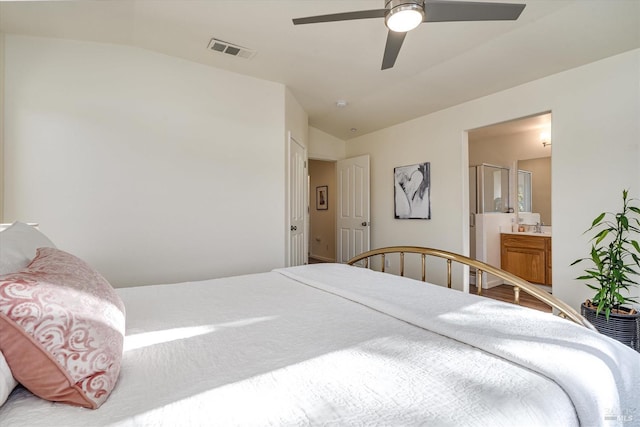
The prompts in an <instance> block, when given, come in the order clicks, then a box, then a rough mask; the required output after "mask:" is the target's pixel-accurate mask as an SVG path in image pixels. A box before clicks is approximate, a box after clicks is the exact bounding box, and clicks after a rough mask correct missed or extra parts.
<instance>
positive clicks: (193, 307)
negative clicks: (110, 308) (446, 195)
mask: <svg viewBox="0 0 640 427" xmlns="http://www.w3.org/2000/svg"><path fill="white" fill-rule="evenodd" d="M301 281H304V282H306V283H307V284H302V283H300V282H301ZM118 292H119V294H120V295H121V297H122V298H123V300H124V302H125V305H126V308H127V331H126V335H127V336H126V339H125V354H124V359H123V366H122V371H121V378H120V380H119V383H118V385H117V387H116V389H115V390H114V392H113V394H112V395H111V396H110V397H109V399H108V400H107V402H106V403H105V404H104V405H103V406H102V407H101V408H100V409H98V410H88V409H83V408H75V407H70V406H66V405H61V404H53V403H49V402H45V401H43V400H41V399H38V398H36V397H34V396H32V395H31V394H30V393H29V392H27V391H26V390H24V389H17V390H16V391H14V393H13V394H12V396H11V397H10V398H9V401H8V402H7V404H5V405H4V406H3V407H1V408H0V425H2V426H3V427H4V426H22V425H24V426H98V425H114V426H115V425H118V426H120V425H166V426H179V425H180V426H182V425H185V426H189V425H211V426H224V425H242V426H245V425H246V426H293V425H336V426H338V425H339V426H342V425H387V426H392V425H393V426H395V425H403V426H407V425H435V426H440V425H457V426H460V425H464V426H488V425H491V426H552V425H553V426H556V425H557V426H572V425H578V419H577V417H576V411H577V413H578V415H579V416H580V418H581V420H580V421H581V422H582V424H583V425H615V423H614V422H613V421H612V420H607V417H608V418H614V417H618V416H621V415H623V413H622V411H625V410H627V411H631V410H635V411H640V408H639V406H640V405H638V404H637V399H636V397H637V396H638V395H639V394H638V379H639V378H640V376H639V374H638V371H639V369H640V356H638V355H637V354H636V353H634V352H633V351H632V350H630V349H628V351H627V350H625V349H627V348H626V347H624V346H622V345H619V344H618V343H615V342H613V341H610V340H608V339H606V338H604V337H601V336H598V335H597V334H594V333H591V332H589V331H587V330H586V329H584V328H580V327H578V326H574V325H572V324H571V323H570V322H568V321H564V320H561V319H555V318H552V317H551V316H548V315H544V314H538V313H537V312H534V311H532V310H528V309H524V308H520V307H516V306H512V305H508V304H503V303H499V302H496V301H492V300H487V299H481V298H479V297H476V296H474V295H467V294H463V293H460V292H455V291H449V290H447V289H443V288H439V287H436V286H429V285H425V284H423V283H420V282H414V281H410V280H404V279H401V278H396V277H393V276H390V275H382V274H381V273H375V272H371V271H368V270H364V269H355V268H353V267H346V266H342V265H313V266H305V267H296V268H292V269H284V270H279V271H278V272H270V273H263V274H256V275H248V276H239V277H232V278H227V279H218V280H210V281H203V282H194V283H185V284H174V285H160V286H145V287H138V288H126V289H119V290H118ZM336 294H337V295H336ZM352 300H353V301H358V302H356V303H354V302H353V301H352ZM400 319H402V320H400ZM416 325H418V326H416ZM490 327H491V328H494V329H489V328H490ZM449 334H450V335H451V336H452V337H453V339H452V338H448V337H446V336H445V335H449ZM465 341H466V342H468V343H469V344H466V343H465ZM565 346H567V348H564V347H565ZM522 350H524V354H522ZM538 356H539V357H538ZM521 365H524V366H525V367H523V366H521ZM554 365H557V367H558V368H559V369H554V368H553V366H554ZM553 371H559V372H553ZM576 371H577V372H578V373H581V374H582V376H583V377H584V378H587V377H589V376H591V378H590V381H593V382H594V383H595V382H596V381H602V382H603V383H604V384H611V385H612V388H611V389H607V390H605V389H603V388H602V386H596V387H595V389H594V387H592V386H591V385H590V384H589V381H586V380H583V379H580V378H573V377H572V376H571V375H570V372H574V373H575V372H576ZM625 378H626V379H625ZM614 379H615V380H617V381H619V385H618V386H616V385H615V382H614ZM625 394H626V396H628V397H625ZM632 396H634V397H632ZM632 400H633V401H632ZM627 413H628V412H627ZM635 415H636V417H639V418H640V414H637V413H636V414H635ZM584 417H587V418H584ZM589 417H592V418H589ZM619 425H622V426H624V427H628V426H630V425H633V424H629V423H620V424H619Z"/></svg>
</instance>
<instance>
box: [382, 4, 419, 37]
mask: <svg viewBox="0 0 640 427" xmlns="http://www.w3.org/2000/svg"><path fill="white" fill-rule="evenodd" d="M384 20H385V24H386V25H387V28H389V29H390V30H391V31H395V32H397V33H406V32H407V31H411V30H413V29H414V28H416V27H417V26H418V25H420V24H421V23H422V21H423V20H424V8H423V7H422V5H420V4H416V3H405V4H400V5H398V6H395V7H393V8H391V9H390V10H389V13H387V16H386V17H385V19H384Z"/></svg>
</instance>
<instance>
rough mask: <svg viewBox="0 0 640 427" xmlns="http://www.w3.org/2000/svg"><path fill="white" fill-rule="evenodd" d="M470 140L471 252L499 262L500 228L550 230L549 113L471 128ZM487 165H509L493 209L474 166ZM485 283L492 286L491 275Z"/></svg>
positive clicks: (550, 145) (496, 262)
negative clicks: (486, 205) (506, 182)
mask: <svg viewBox="0 0 640 427" xmlns="http://www.w3.org/2000/svg"><path fill="white" fill-rule="evenodd" d="M468 140H469V145H468V147H469V153H468V154H469V168H470V169H469V179H470V182H469V207H470V215H471V217H470V219H469V225H470V230H469V249H470V250H469V253H470V256H471V257H472V258H476V259H479V260H481V261H484V262H486V263H488V264H491V265H493V266H496V267H500V232H501V230H505V231H506V230H511V229H513V227H515V228H516V229H517V227H518V226H519V225H522V226H525V225H526V226H527V227H531V226H534V225H535V224H544V226H545V227H547V228H546V230H549V231H550V230H551V225H552V223H551V148H552V144H551V112H545V113H541V114H536V115H534V116H529V117H523V118H520V119H516V120H511V121H508V122H504V123H497V124H493V125H489V126H485V127H482V128H478V129H473V130H470V131H468ZM483 164H484V165H491V166H493V167H494V168H499V170H508V172H507V173H508V176H509V185H508V187H509V194H508V195H505V194H501V195H500V200H498V201H496V202H495V203H493V205H492V209H491V211H490V212H488V211H486V210H484V211H483V210H482V209H481V207H480V206H479V204H478V200H482V199H479V198H478V194H480V193H479V192H480V191H481V190H480V189H478V186H479V184H480V181H479V180H478V179H477V178H476V176H477V175H474V173H475V172H474V171H475V170H476V169H477V167H479V166H481V165H483ZM485 184H486V182H485ZM485 202H486V200H485ZM498 202H499V203H498ZM498 205H499V206H498ZM496 206H497V208H496ZM493 208H495V209H493ZM471 280H472V283H473V277H472V279H471ZM484 283H486V284H487V285H488V287H491V286H492V283H491V279H490V278H489V279H488V280H485V282H484Z"/></svg>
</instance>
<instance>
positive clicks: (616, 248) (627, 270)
mask: <svg viewBox="0 0 640 427" xmlns="http://www.w3.org/2000/svg"><path fill="white" fill-rule="evenodd" d="M628 195H629V192H628V190H623V191H622V211H620V212H617V213H612V212H603V213H601V214H600V215H598V217H597V218H596V219H594V220H593V223H592V224H591V227H590V228H589V229H588V230H587V231H585V233H588V232H590V231H595V232H596V234H595V236H593V238H592V239H591V241H592V242H593V244H592V245H591V257H589V258H581V259H578V260H576V261H574V262H573V263H571V265H575V264H577V263H579V262H582V261H591V263H592V265H593V266H592V267H591V268H588V269H586V270H585V271H584V272H585V274H584V275H582V276H580V277H578V278H577V279H578V280H586V281H591V283H589V282H587V283H586V285H587V286H588V287H589V288H591V289H593V290H594V291H596V293H595V295H594V297H593V299H592V300H591V304H592V306H593V307H596V315H598V314H600V312H603V311H604V314H605V316H606V318H607V320H609V315H610V314H611V313H612V312H622V310H621V308H623V306H624V305H625V304H627V303H630V302H637V301H636V300H634V299H633V297H629V296H625V295H623V294H622V293H621V291H624V292H625V293H626V294H627V295H628V292H629V289H630V288H631V287H632V286H637V285H638V283H636V282H634V281H633V280H632V279H631V277H630V276H632V275H635V276H637V275H638V268H640V258H639V255H640V245H639V244H638V242H637V241H636V240H633V238H632V236H633V235H634V234H637V233H640V219H639V218H640V208H638V207H637V206H633V204H634V203H636V202H638V201H639V200H638V199H630V198H628ZM596 282H597V285H595V284H593V283H596ZM626 311H627V312H630V313H633V312H634V310H633V309H631V310H626Z"/></svg>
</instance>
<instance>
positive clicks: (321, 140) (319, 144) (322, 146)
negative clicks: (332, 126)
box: [309, 126, 346, 160]
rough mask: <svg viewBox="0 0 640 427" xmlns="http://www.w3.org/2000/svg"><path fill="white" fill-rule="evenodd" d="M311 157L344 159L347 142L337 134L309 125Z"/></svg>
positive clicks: (317, 158)
mask: <svg viewBox="0 0 640 427" xmlns="http://www.w3.org/2000/svg"><path fill="white" fill-rule="evenodd" d="M309 158H310V159H316V160H342V159H344V158H346V144H345V142H344V141H343V140H341V139H339V138H336V137H335V136H332V135H329V134H328V133H326V132H323V131H321V130H319V129H316V128H314V127H311V126H309Z"/></svg>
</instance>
